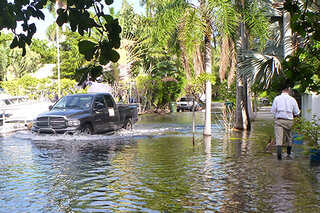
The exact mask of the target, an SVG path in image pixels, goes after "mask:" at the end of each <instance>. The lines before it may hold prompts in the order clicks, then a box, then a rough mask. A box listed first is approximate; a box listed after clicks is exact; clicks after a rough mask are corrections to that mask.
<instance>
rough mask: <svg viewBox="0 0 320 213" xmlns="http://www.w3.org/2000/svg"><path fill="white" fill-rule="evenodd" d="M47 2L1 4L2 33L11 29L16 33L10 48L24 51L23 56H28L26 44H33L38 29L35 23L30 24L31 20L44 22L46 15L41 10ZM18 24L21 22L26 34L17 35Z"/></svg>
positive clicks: (44, 0) (4, 1)
mask: <svg viewBox="0 0 320 213" xmlns="http://www.w3.org/2000/svg"><path fill="white" fill-rule="evenodd" d="M46 3H47V0H39V1H31V2H30V1H21V0H15V1H13V2H12V1H9V2H8V1H7V0H3V1H1V2H0V8H1V16H0V31H1V30H2V29H5V28H7V29H9V30H11V31H12V32H14V33H15V36H14V38H13V40H12V42H11V44H10V48H11V49H13V48H15V47H19V48H21V49H22V56H25V55H26V44H28V45H30V44H31V39H32V36H33V35H34V34H35V32H36V30H37V28H36V26H35V24H34V23H31V24H29V23H28V21H29V19H30V18H37V19H42V20H44V14H43V12H42V11H41V9H43V8H44V6H45V5H46ZM18 22H21V23H22V24H21V27H22V30H23V31H24V33H20V34H17V33H16V31H15V29H16V27H17V24H18Z"/></svg>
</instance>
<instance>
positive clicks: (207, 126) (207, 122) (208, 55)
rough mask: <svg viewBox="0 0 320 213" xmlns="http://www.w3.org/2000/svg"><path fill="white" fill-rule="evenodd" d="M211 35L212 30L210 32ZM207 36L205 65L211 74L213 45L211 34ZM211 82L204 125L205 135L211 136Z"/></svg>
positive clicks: (208, 83) (207, 91) (207, 84)
mask: <svg viewBox="0 0 320 213" xmlns="http://www.w3.org/2000/svg"><path fill="white" fill-rule="evenodd" d="M210 33H211V30H210ZM208 34H209V33H206V35H205V40H204V41H205V65H206V73H208V74H211V44H210V34H209V35H208ZM211 93H212V92H211V82H210V81H209V80H207V82H206V111H205V123H204V132H203V134H204V135H211Z"/></svg>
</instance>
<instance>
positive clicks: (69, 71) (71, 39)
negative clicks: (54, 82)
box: [60, 32, 86, 81]
mask: <svg viewBox="0 0 320 213" xmlns="http://www.w3.org/2000/svg"><path fill="white" fill-rule="evenodd" d="M65 35H66V39H65V40H64V41H63V42H61V44H60V55H61V56H60V76H61V78H70V79H75V80H76V81H80V79H81V75H82V73H81V72H80V73H79V72H76V70H77V69H79V68H81V67H83V66H85V65H86V60H85V58H84V56H83V55H82V54H80V53H79V51H78V42H79V41H80V40H81V39H82V38H83V37H82V36H80V35H79V33H75V32H67V33H65Z"/></svg>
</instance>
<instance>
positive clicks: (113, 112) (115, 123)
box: [103, 95, 122, 130]
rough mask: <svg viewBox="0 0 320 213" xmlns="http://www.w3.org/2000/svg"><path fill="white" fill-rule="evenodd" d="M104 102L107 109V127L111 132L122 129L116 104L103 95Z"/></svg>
mask: <svg viewBox="0 0 320 213" xmlns="http://www.w3.org/2000/svg"><path fill="white" fill-rule="evenodd" d="M103 98H104V101H105V103H106V105H107V107H108V112H109V118H108V119H109V125H110V128H112V129H113V130H117V129H120V128H121V127H122V124H120V115H119V110H118V107H117V106H116V103H115V102H114V100H113V98H112V97H111V95H104V96H103Z"/></svg>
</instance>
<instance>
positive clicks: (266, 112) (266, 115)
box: [255, 106, 274, 119]
mask: <svg viewBox="0 0 320 213" xmlns="http://www.w3.org/2000/svg"><path fill="white" fill-rule="evenodd" d="M270 110H271V106H263V107H259V109H258V112H257V113H256V116H255V119H273V118H274V114H273V113H271V112H270Z"/></svg>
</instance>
